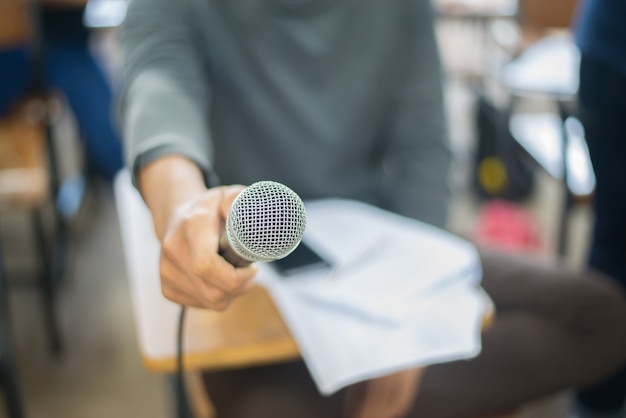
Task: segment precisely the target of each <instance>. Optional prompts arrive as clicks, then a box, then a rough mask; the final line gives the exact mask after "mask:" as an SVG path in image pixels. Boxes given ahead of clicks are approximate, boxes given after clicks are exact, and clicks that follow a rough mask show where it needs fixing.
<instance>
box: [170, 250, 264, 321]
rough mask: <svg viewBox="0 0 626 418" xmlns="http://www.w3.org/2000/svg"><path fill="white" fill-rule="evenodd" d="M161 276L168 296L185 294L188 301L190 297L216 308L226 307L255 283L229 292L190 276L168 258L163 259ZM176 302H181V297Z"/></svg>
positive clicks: (203, 304)
mask: <svg viewBox="0 0 626 418" xmlns="http://www.w3.org/2000/svg"><path fill="white" fill-rule="evenodd" d="M161 277H162V283H163V285H162V289H163V292H164V294H166V297H169V296H171V297H177V296H179V297H180V296H181V295H183V296H185V297H186V298H188V299H185V301H186V302H190V300H189V298H190V299H192V300H195V301H196V302H195V303H194V305H197V304H200V305H201V306H202V307H205V308H210V309H215V310H223V309H225V308H226V307H227V306H228V305H229V304H230V302H231V301H232V300H233V299H234V298H235V297H237V296H240V295H241V294H243V293H245V292H247V291H248V290H249V289H250V288H251V287H252V286H253V285H254V283H253V282H252V280H250V281H249V283H245V285H244V286H242V287H240V288H239V289H238V290H237V291H236V292H231V293H227V292H224V291H223V290H222V289H220V288H219V287H217V286H214V285H213V284H211V283H207V282H205V281H203V280H202V279H201V278H198V277H195V276H189V275H188V273H187V272H186V271H184V270H182V269H181V268H179V267H178V266H177V265H176V264H175V263H173V262H171V261H170V260H168V259H167V258H163V259H162V261H161ZM166 292H167V293H166ZM176 302H180V301H179V299H177V300H176Z"/></svg>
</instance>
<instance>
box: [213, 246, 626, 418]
mask: <svg viewBox="0 0 626 418" xmlns="http://www.w3.org/2000/svg"><path fill="white" fill-rule="evenodd" d="M481 258H482V262H483V271H484V278H483V283H482V284H483V287H484V288H485V290H486V291H487V293H488V294H489V295H490V296H491V297H492V299H493V300H494V303H495V305H496V319H495V321H494V322H493V324H492V326H491V327H490V328H489V329H488V330H486V331H485V332H484V334H483V350H482V353H481V354H480V355H479V356H478V357H477V358H475V359H471V360H467V361H457V362H452V363H446V364H440V365H433V366H430V367H428V368H427V370H426V373H425V374H424V377H423V381H422V384H421V387H420V391H419V393H418V396H417V399H416V402H415V405H414V407H413V409H412V411H411V413H410V416H414V417H420V418H423V417H426V418H429V417H437V418H446V417H450V418H452V417H472V416H480V414H489V413H496V412H500V411H501V410H505V409H507V408H510V407H513V406H516V405H519V404H521V403H523V402H526V401H528V400H531V399H534V398H536V397H539V396H543V395H547V394H549V393H552V392H555V391H558V390H560V389H563V388H566V387H570V386H578V385H584V384H589V383H592V382H594V381H595V380H597V379H600V378H602V377H603V376H604V375H606V374H607V373H609V371H610V370H611V369H612V368H615V367H617V366H618V365H619V364H620V363H622V362H624V361H625V359H626V302H625V301H624V296H623V294H621V291H620V290H619V288H617V287H615V286H614V285H613V284H612V283H611V282H610V281H609V280H607V279H606V278H604V277H603V276H600V275H597V274H591V273H590V274H585V275H582V274H574V273H571V272H566V271H565V270H562V269H560V268H557V267H554V266H551V265H549V264H547V263H545V264H544V263H541V262H537V261H536V260H524V259H521V258H517V257H512V256H508V255H504V254H495V253H492V252H490V251H481ZM204 377H205V384H206V387H207V391H208V394H209V396H210V397H211V400H212V402H213V403H214V405H215V407H216V410H217V411H218V418H231V417H232V418H235V417H236V418H247V417H250V418H252V417H253V418H263V417H268V418H269V417H271V418H281V417H294V416H298V417H303V418H305V417H329V418H330V417H340V416H341V407H342V398H343V392H339V393H337V394H336V395H334V396H332V397H323V396H321V395H320V394H319V393H318V392H317V389H316V387H315V384H314V382H313V381H312V380H311V378H310V376H309V374H308V372H307V371H306V367H305V365H304V364H303V363H302V362H294V363H289V364H283V365H271V366H263V367H256V368H250V369H243V370H234V371H221V372H212V373H205V376H204Z"/></svg>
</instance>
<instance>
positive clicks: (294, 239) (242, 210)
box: [226, 181, 306, 261]
mask: <svg viewBox="0 0 626 418" xmlns="http://www.w3.org/2000/svg"><path fill="white" fill-rule="evenodd" d="M305 226H306V211H305V209H304V203H302V200H301V199H300V196H298V195H297V194H296V193H295V192H294V191H293V190H291V189H290V188H289V187H287V186H285V185H283V184H280V183H276V182H273V181H260V182H257V183H254V184H251V185H250V186H248V187H247V188H246V189H244V190H243V191H242V192H241V193H240V194H239V196H237V198H236V199H235V202H234V203H233V205H232V207H231V209H230V212H229V214H228V218H227V219H226V235H227V236H228V241H229V243H230V246H231V247H232V248H233V250H235V251H236V252H237V253H239V255H240V256H242V257H243V258H245V259H247V260H249V261H273V260H278V259H280V258H283V257H285V256H287V255H288V254H289V253H291V252H292V251H293V250H294V249H295V248H296V247H297V246H298V244H300V240H301V239H302V234H303V233H304V228H305Z"/></svg>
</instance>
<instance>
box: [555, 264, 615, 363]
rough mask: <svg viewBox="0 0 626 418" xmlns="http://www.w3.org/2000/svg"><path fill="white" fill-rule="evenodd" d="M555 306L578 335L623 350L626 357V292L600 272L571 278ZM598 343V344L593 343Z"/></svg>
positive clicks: (564, 322) (558, 316)
mask: <svg viewBox="0 0 626 418" xmlns="http://www.w3.org/2000/svg"><path fill="white" fill-rule="evenodd" d="M560 295H561V298H562V299H561V300H562V301H563V304H562V305H559V304H558V303H557V304H555V305H554V309H555V312H554V313H555V315H556V317H557V318H558V320H560V321H562V322H563V325H565V327H566V328H567V329H568V330H569V331H570V332H572V333H574V334H575V335H576V337H577V338H580V339H581V340H587V339H593V340H594V341H595V342H596V344H598V345H600V346H601V347H605V348H606V349H608V350H611V351H615V352H616V353H620V355H621V356H623V357H624V359H625V360H626V295H625V294H624V292H623V291H622V289H621V288H620V287H619V286H618V285H616V284H615V283H614V282H613V281H612V280H610V279H609V278H607V277H606V276H604V275H601V274H597V273H589V274H586V275H585V277H583V278H577V279H575V280H572V281H571V282H570V283H569V284H568V285H567V286H563V288H562V289H561V292H560ZM594 345H595V344H594Z"/></svg>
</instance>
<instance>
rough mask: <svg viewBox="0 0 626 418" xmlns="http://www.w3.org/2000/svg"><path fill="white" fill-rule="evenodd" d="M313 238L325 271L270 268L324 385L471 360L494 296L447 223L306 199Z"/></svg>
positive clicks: (330, 388)
mask: <svg viewBox="0 0 626 418" xmlns="http://www.w3.org/2000/svg"><path fill="white" fill-rule="evenodd" d="M306 208H307V230H306V232H305V240H306V241H307V243H308V244H309V245H311V246H312V247H313V248H315V249H316V250H318V251H319V252H320V253H321V254H323V255H324V256H326V257H327V258H328V259H330V260H331V261H332V262H333V264H334V266H335V268H334V269H333V270H332V271H330V272H327V273H314V272H308V273H305V274H302V275H300V276H297V277H290V278H281V277H279V276H278V275H277V274H276V273H275V272H274V271H273V270H272V269H271V268H269V267H268V266H262V269H261V272H260V274H259V276H258V280H259V282H260V283H261V284H263V285H264V286H266V287H267V288H268V290H269V291H270V293H271V294H272V296H273V298H274V300H275V302H276V304H277V306H278V308H279V310H280V311H281V313H282V315H283V317H284V319H285V321H286V322H287V324H288V326H289V328H290V330H291V332H292V334H293V335H294V338H295V339H296V341H297V343H298V345H299V347H300V350H301V352H302V355H303V358H304V360H305V362H306V364H307V366H308V368H309V370H310V372H311V374H312V376H313V379H314V380H315V382H316V384H317V386H318V389H319V390H320V392H322V393H324V394H331V393H334V392H336V391H337V390H339V389H341V388H343V387H345V386H346V385H349V384H352V383H355V382H358V381H361V380H365V379H369V378H373V377H378V376H382V375H385V374H388V373H391V372H394V371H398V370H401V369H404V368H408V367H417V366H424V365H429V364H433V363H439V362H446V361H452V360H458V359H464V358H470V357H473V356H475V355H477V354H478V353H479V352H480V333H481V325H482V320H483V317H484V315H485V311H486V310H487V309H489V303H490V301H489V300H488V298H487V297H486V295H485V294H484V292H483V291H482V290H481V288H480V278H481V275H482V271H481V267H480V260H479V258H478V254H477V252H476V249H475V248H474V246H473V245H471V244H470V243H468V242H466V241H464V240H462V239H460V238H458V237H456V236H454V235H452V234H449V233H447V232H445V231H442V230H440V229H437V228H434V227H431V226H429V225H426V224H423V223H420V222H417V221H414V220H410V219H407V218H404V217H400V216H397V215H394V214H391V213H389V212H385V211H382V210H380V209H377V208H374V207H371V206H368V205H365V204H362V203H357V202H353V201H347V200H338V199H329V200H320V201H314V202H307V203H306Z"/></svg>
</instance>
